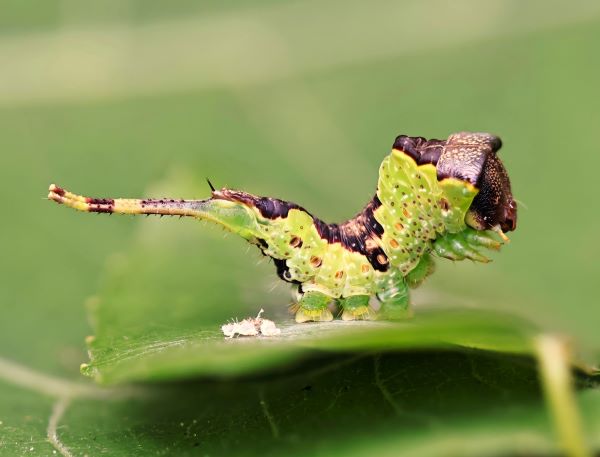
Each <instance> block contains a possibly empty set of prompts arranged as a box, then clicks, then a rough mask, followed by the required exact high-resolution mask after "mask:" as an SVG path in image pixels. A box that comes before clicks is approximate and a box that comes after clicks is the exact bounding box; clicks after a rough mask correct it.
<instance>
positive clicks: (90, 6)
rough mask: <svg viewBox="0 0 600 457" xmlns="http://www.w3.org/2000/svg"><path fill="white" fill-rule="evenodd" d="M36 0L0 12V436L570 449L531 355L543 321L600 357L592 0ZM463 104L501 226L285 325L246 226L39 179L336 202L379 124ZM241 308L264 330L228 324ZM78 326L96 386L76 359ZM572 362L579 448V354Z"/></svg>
mask: <svg viewBox="0 0 600 457" xmlns="http://www.w3.org/2000/svg"><path fill="white" fill-rule="evenodd" d="M35 3H36V2H34V1H31V0H27V1H18V2H14V1H13V2H8V3H7V4H6V5H3V6H6V7H5V8H4V9H3V10H2V14H1V16H2V17H1V18H0V63H2V65H1V67H2V72H1V74H0V150H1V151H2V152H1V153H0V156H1V157H0V161H1V166H0V178H1V181H2V186H3V197H4V198H3V203H2V204H3V212H2V214H3V216H2V223H1V224H0V239H2V254H1V255H0V277H1V278H2V285H1V286H0V455H1V456H4V455H6V456H10V457H13V456H22V455H30V456H48V455H65V456H71V455H72V456H84V455H87V456H89V457H93V456H96V455H116V456H120V455H122V456H125V455H127V456H129V455H143V456H147V455H184V456H185V455H201V456H206V455H211V456H220V455H223V456H231V455H261V456H264V455H282V454H290V455H298V456H300V455H311V456H312V455H328V456H330V455H331V456H336V455H340V456H341V455H344V456H363V455H369V456H372V455H377V456H386V455H390V456H391V455H394V456H395V455H416V456H430V455H431V456H434V455H435V456H437V455H456V456H464V455H473V456H485V455H490V456H498V455H501V456H511V455H540V456H546V455H552V456H553V455H561V454H562V453H564V452H563V451H562V449H561V445H560V443H559V438H558V437H559V434H558V433H557V432H556V430H555V428H554V426H553V422H552V420H551V419H552V418H551V417H550V413H549V412H548V410H547V408H546V406H545V404H544V402H543V400H542V398H541V394H540V382H539V380H538V370H537V368H536V365H535V362H534V360H533V359H532V358H531V356H530V354H532V351H533V345H532V337H534V336H535V335H536V334H538V332H540V331H542V332H545V333H546V334H559V335H563V336H564V337H565V339H566V340H568V341H572V343H573V347H574V348H576V349H580V350H582V351H583V352H582V354H583V355H585V360H587V361H590V362H598V361H600V332H598V322H599V321H600V307H599V306H597V302H598V298H597V297H598V290H597V289H598V288H597V282H598V281H597V278H598V275H599V274H600V269H599V264H598V258H599V256H600V244H598V243H597V242H595V240H596V239H597V232H598V228H597V227H598V226H599V225H600V212H598V211H596V210H595V208H597V193H598V192H597V187H598V185H597V170H598V167H600V154H597V152H596V149H595V146H594V145H595V144H596V142H597V138H596V137H597V130H598V128H597V127H598V123H599V117H598V103H597V100H598V99H600V85H599V84H598V81H599V80H600V60H599V59H598V49H599V46H600V34H599V31H600V27H598V24H599V23H600V19H599V15H598V14H599V12H600V6H599V4H596V3H595V2H590V1H587V0H576V1H572V2H569V3H567V2H560V1H541V0H539V1H532V2H528V3H524V2H519V1H516V0H508V1H504V0H499V1H490V2H485V3H482V2H477V1H476V0H464V1H463V0H461V1H458V2H451V3H448V2H440V1H435V0H434V1H432V2H418V1H413V0H408V1H404V2H395V1H389V0H378V1H377V2H376V3H374V4H372V3H369V4H367V3H352V2H343V1H339V0H324V1H312V0H308V1H305V0H294V1H293V2H290V3H288V4H283V3H281V2H273V1H272V0H266V1H260V2H259V4H256V3H253V4H248V3H247V2H246V3H244V2H225V3H224V2H214V1H210V2H203V3H202V4H201V5H200V4H199V3H198V2H193V1H190V0H183V1H179V2H169V3H168V5H167V3H165V2H158V1H155V0H131V1H127V2H122V1H110V2H101V3H99V2H85V1H82V2H64V1H59V0H52V1H50V2H46V3H45V4H44V5H43V6H42V5H41V4H35ZM37 3H40V2H37ZM465 129H466V130H474V131H489V132H493V133H495V134H498V135H500V136H501V137H502V140H503V142H504V147H503V148H502V150H501V151H500V156H501V158H502V160H503V161H504V163H505V164H506V166H507V169H508V170H509V172H510V176H511V181H512V184H513V190H514V194H515V197H516V198H517V199H518V200H519V227H518V230H517V231H516V232H514V233H512V234H511V239H512V243H511V244H510V245H508V246H506V247H505V248H504V249H502V252H501V253H499V254H497V255H496V254H494V255H493V257H494V262H493V263H492V264H489V265H485V266H483V265H475V264H469V263H466V262H461V263H456V264H452V263H451V262H438V265H437V267H438V271H437V272H436V274H435V275H433V276H432V277H431V278H430V280H428V282H427V284H425V285H424V286H423V287H422V288H420V289H419V290H418V291H417V293H416V294H415V301H416V303H417V307H416V314H415V318H414V319H412V320H408V321H403V322H398V323H395V324H390V323H385V322H374V323H363V322H359V323H351V324H344V323H342V322H335V323H332V324H330V325H320V324H319V325H312V324H311V325H303V326H296V325H294V324H292V323H291V321H290V316H289V314H288V313H287V310H286V305H287V304H288V303H289V301H290V298H289V294H288V291H287V289H286V288H285V286H283V285H281V284H280V281H278V280H277V279H276V278H275V275H274V271H273V270H274V268H273V265H270V264H269V263H268V262H264V261H261V259H260V256H259V254H258V253H257V252H256V251H254V250H248V248H247V246H246V244H245V243H244V242H243V241H241V240H238V239H235V238H234V237H226V238H224V237H223V233H222V232H221V231H220V230H218V229H215V228H214V227H211V226H209V225H203V224H199V223H196V222H194V221H189V220H181V221H179V220H171V219H166V218H164V219H162V220H158V219H152V218H148V219H146V220H135V219H132V218H126V217H122V218H118V217H116V216H115V217H111V218H109V217H106V216H97V217H92V216H91V215H89V214H77V213H75V212H69V211H67V210H66V209H64V208H57V207H56V206H55V205H52V204H49V203H48V202H47V201H44V199H43V198H40V197H43V196H44V195H45V190H46V186H47V185H48V184H49V183H50V182H52V181H54V182H56V183H57V184H62V185H64V186H66V187H67V188H72V190H74V191H77V192H82V193H84V194H88V195H94V196H99V197H102V196H104V197H120V196H122V197H127V196H131V197H138V196H144V195H147V196H150V197H162V196H167V195H171V194H172V193H173V192H175V196H181V197H188V196H192V197H197V198H202V197H203V196H206V195H208V188H207V187H206V186H204V185H203V184H202V183H203V182H204V178H205V176H208V177H210V178H211V180H213V182H214V183H215V184H216V185H217V187H220V186H230V187H236V188H240V189H245V190H248V191H250V192H253V193H256V194H262V195H270V196H274V197H279V198H284V199H289V200H293V201H295V202H298V203H300V204H302V205H303V206H305V207H306V208H308V209H310V210H311V211H313V212H314V214H316V215H318V216H320V217H323V218H324V219H325V220H327V221H332V222H333V221H340V220H343V219H344V218H347V217H350V216H352V215H353V214H354V213H355V212H356V211H357V210H358V209H359V207H360V206H361V205H362V204H363V203H365V202H366V201H367V200H368V198H369V197H370V196H371V195H372V192H373V186H374V183H375V180H376V175H377V165H378V164H379V163H380V161H381V159H382V157H383V156H384V155H385V154H387V153H388V151H389V147H390V145H391V142H392V140H393V138H394V136H395V135H397V134H402V133H406V134H410V135H423V136H426V137H444V136H445V135H447V134H449V133H451V132H454V131H459V130H465ZM182 170H183V171H182ZM165 177H167V179H166V181H165ZM158 181H161V182H163V184H162V185H160V186H155V187H151V188H148V185H149V184H150V183H153V182H158ZM198 183H201V185H198ZM115 251H116V253H115ZM257 263H258V264H257ZM91 295H94V296H93V297H92V298H91V299H89V300H88V308H89V313H88V317H91V324H92V328H93V330H90V328H89V326H88V324H87V322H86V312H85V309H84V307H83V306H82V303H83V302H84V300H85V299H86V297H89V296H91ZM260 308H264V309H265V311H266V314H265V316H266V317H267V318H271V319H273V320H275V321H276V322H277V323H278V324H279V325H280V326H281V327H282V329H283V334H282V336H281V337H279V338H272V339H266V338H262V339H252V338H246V339H235V340H226V339H224V338H222V336H221V335H220V334H219V326H220V325H221V324H223V323H224V322H226V321H228V320H230V319H233V318H238V319H241V318H243V317H247V316H255V315H256V314H257V312H258V310H259V309H260ZM87 334H93V335H95V340H94V339H92V340H89V348H90V353H91V356H92V360H91V363H90V365H89V366H88V368H86V370H85V371H86V373H87V374H91V375H92V376H94V377H95V379H96V380H98V381H100V382H101V383H104V384H110V385H111V386H110V387H109V388H107V387H104V386H99V385H97V383H94V382H92V380H91V379H88V378H83V377H81V375H80V373H79V364H80V363H81V362H82V361H87V360H88V358H87V356H86V354H85V344H84V337H85V335H87ZM9 360H12V361H14V362H8V361H9ZM53 376H54V377H53ZM73 379H77V381H76V382H73ZM144 380H149V381H152V382H150V383H148V382H142V381H144ZM131 381H135V382H134V385H133V386H132V385H131V383H130V382H131ZM158 381H160V382H158ZM577 388H578V390H577V401H578V406H579V411H580V413H581V416H582V418H583V426H582V430H583V432H584V438H585V441H586V444H587V445H589V446H590V448H591V449H593V451H594V452H598V451H599V450H600V442H598V440H599V438H598V437H600V425H599V421H600V399H599V396H598V392H600V391H599V390H598V381H597V380H596V378H592V377H587V376H583V375H581V376H579V377H578V380H577ZM565 417H566V416H565Z"/></svg>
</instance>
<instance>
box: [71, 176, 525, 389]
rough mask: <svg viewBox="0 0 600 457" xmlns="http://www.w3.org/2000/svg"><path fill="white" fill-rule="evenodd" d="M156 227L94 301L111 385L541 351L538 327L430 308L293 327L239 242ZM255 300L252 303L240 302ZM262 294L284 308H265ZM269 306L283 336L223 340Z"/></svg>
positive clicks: (176, 179) (174, 226) (170, 191)
mask: <svg viewBox="0 0 600 457" xmlns="http://www.w3.org/2000/svg"><path fill="white" fill-rule="evenodd" d="M192 182H193V180H192V179H191V178H190V177H189V176H188V177H186V175H185V174H183V173H181V172H179V173H176V174H175V175H173V176H172V177H171V178H170V179H169V180H168V183H167V184H166V185H164V184H163V185H161V186H159V189H154V190H152V191H151V192H152V193H157V194H162V195H186V194H187V195H195V194H198V193H199V192H201V190H200V189H194V186H193V184H192ZM186 186H187V187H188V189H185V188H184V187H186ZM149 222H150V221H149V220H147V221H141V223H140V231H139V233H138V239H137V240H136V241H135V242H134V245H133V246H132V248H131V252H130V253H129V254H128V255H127V256H119V258H118V259H113V261H112V262H111V264H110V266H109V273H108V275H109V277H108V278H107V279H106V280H105V284H104V287H103V289H102V290H101V292H100V294H99V296H98V297H96V298H95V299H94V300H92V302H91V303H90V307H91V315H92V322H94V323H95V327H96V335H95V337H94V338H92V339H90V342H89V353H90V359H91V361H90V363H89V364H87V365H84V366H83V372H84V373H85V374H88V375H91V376H93V377H94V378H95V379H96V380H98V381H100V382H102V383H106V384H111V383H117V382H124V381H142V380H148V379H178V378H181V377H191V376H197V375H213V376H215V375H220V376H227V375H242V374H250V373H253V372H258V371H260V370H264V369H267V368H270V369H273V368H274V367H277V366H281V365H286V364H289V363H291V362H294V361H297V360H300V359H302V358H306V357H308V356H315V355H319V354H321V353H323V352H342V351H343V352H352V351H359V352H365V351H376V350H387V351H389V350H398V349H403V350H410V349H431V348H450V347H453V346H460V347H467V348H478V349H488V350H494V351H503V352H510V353H532V350H533V348H532V344H531V339H532V337H533V336H534V335H535V334H536V330H535V327H534V326H533V325H532V324H530V323H528V322H526V321H524V320H522V319H519V318H517V317H515V316H510V315H507V314H502V313H498V312H492V311H484V310H476V309H471V310H464V309H463V310H447V309H446V310H439V309H438V310H436V309H430V310H426V309H424V310H419V311H418V312H417V315H416V317H415V318H414V319H412V320H407V321H403V322H402V321H401V322H343V321H335V322H332V323H319V324H315V323H313V324H293V323H292V322H293V320H292V318H291V316H289V315H287V313H286V310H285V308H286V304H287V301H284V299H282V298H281V297H280V294H275V296H274V298H272V297H268V293H267V290H260V288H256V287H254V288H253V284H260V279H259V278H258V275H259V274H265V275H266V276H267V277H270V278H272V280H276V279H275V278H274V274H273V272H272V271H268V272H264V271H262V270H264V268H261V269H260V271H253V269H252V268H251V265H247V266H246V265H244V267H242V263H241V261H240V260H238V259H240V258H241V254H240V252H239V251H241V252H243V250H242V249H241V246H240V242H239V240H235V241H234V242H232V241H233V240H231V239H227V240H216V239H214V234H215V233H219V232H215V230H214V228H213V227H210V229H209V228H208V227H207V226H206V224H204V226H202V225H201V224H199V223H197V222H195V221H187V220H186V221H183V220H182V221H159V222H160V225H157V224H153V223H149ZM154 222H156V221H154ZM211 238H212V239H211ZM255 255H256V256H257V257H258V254H255ZM236 264H237V265H236ZM245 294H247V296H248V298H246V299H241V300H240V299H239V298H238V297H242V296H244V295H245ZM260 294H264V295H265V296H266V297H268V299H270V300H272V301H275V300H281V303H279V304H278V303H273V304H271V303H269V304H267V303H264V302H261V301H259V300H260V298H258V297H259V295H260ZM255 297H256V298H255ZM261 307H265V308H267V309H268V310H269V312H270V313H272V314H273V315H274V316H276V320H277V321H278V324H279V326H280V327H282V334H281V335H280V336H279V337H262V338H237V339H225V338H224V337H223V335H222V333H221V331H220V326H221V324H223V323H225V322H226V321H227V320H228V319H231V318H234V317H235V318H238V319H241V318H244V317H247V316H249V315H253V314H255V313H256V312H257V311H258V310H259V309H260V308H261Z"/></svg>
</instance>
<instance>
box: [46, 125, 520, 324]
mask: <svg viewBox="0 0 600 457" xmlns="http://www.w3.org/2000/svg"><path fill="white" fill-rule="evenodd" d="M500 145H501V143H500V140H499V138H497V137H495V136H492V135H489V134H485V133H467V132H461V133H457V134H454V135H451V136H450V137H449V138H448V139H447V140H445V141H442V140H426V139H424V138H421V137H407V136H404V135H401V136H399V137H398V138H397V139H396V141H395V142H394V146H393V149H392V152H391V154H390V155H389V156H387V157H386V158H385V159H384V160H383V163H382V164H381V167H380V171H379V180H378V183H377V191H376V194H375V195H374V197H373V198H372V199H371V200H370V201H369V203H368V204H367V205H366V206H365V207H364V209H363V210H362V211H361V212H360V213H358V214H357V215H356V216H355V217H354V218H352V219H350V220H348V221H346V222H344V223H342V224H327V223H325V222H323V221H321V220H320V219H318V218H316V217H314V216H313V215H312V214H310V213H309V212H308V211H306V210H305V209H304V208H302V207H300V206H298V205H296V204H294V203H290V202H285V201H282V200H278V199H274V198H268V197H257V196H255V195H252V194H248V193H246V192H242V191H236V190H231V189H221V190H214V189H213V193H212V197H211V198H210V199H208V200H165V199H162V200H148V199H147V200H125V199H116V200H113V199H90V198H86V197H80V196H77V195H74V194H71V193H69V192H67V191H65V190H64V189H61V188H59V187H57V186H51V189H50V191H51V192H50V198H52V199H53V200H55V201H58V202H59V203H65V204H67V205H69V206H72V207H75V208H76V209H80V210H84V211H91V212H94V211H95V212H108V213H112V212H120V213H131V214H178V215H186V216H193V217H197V218H200V219H208V220H212V221H214V222H217V223H219V224H221V225H223V226H224V227H225V228H227V229H228V230H230V231H232V232H234V233H237V234H239V235H241V236H242V237H244V238H246V239H247V240H248V241H249V242H251V243H253V244H255V245H257V246H258V247H259V249H260V250H261V251H262V253H263V254H264V255H266V256H269V257H271V258H273V260H274V263H275V265H276V267H277V273H278V275H279V276H280V277H281V278H282V279H283V280H284V281H287V282H290V283H294V284H297V285H298V292H299V300H298V304H297V306H296V307H295V309H296V320H297V321H298V322H304V321H308V320H316V321H323V320H330V319H332V318H333V316H332V314H331V312H330V310H329V308H328V304H329V303H331V302H332V301H337V302H338V304H339V305H340V306H341V307H342V309H343V313H342V317H343V318H344V319H360V318H372V317H374V313H373V311H372V309H371V308H370V306H369V300H370V298H371V297H373V296H377V297H378V298H379V300H380V301H381V304H382V308H381V311H380V313H381V315H383V316H384V317H388V318H396V317H401V316H405V315H406V314H407V312H408V304H409V302H408V288H409V287H416V286H417V285H419V284H420V283H421V282H422V281H423V280H424V279H425V277H426V276H427V275H429V274H430V273H431V272H432V271H433V259H432V255H437V256H440V257H446V258H450V259H453V260H460V259H465V258H468V259H472V260H476V261H481V262H486V261H488V259H487V258H486V257H485V256H484V255H482V254H481V253H480V252H479V249H480V248H492V249H498V248H499V247H500V243H499V242H498V241H496V239H495V238H494V237H493V235H492V233H493V232H494V231H495V232H496V233H498V234H499V235H500V236H501V237H502V238H503V239H506V237H505V236H504V233H503V231H510V230H514V229H515V228H516V204H515V202H514V200H513V198H512V194H511V190H510V182H509V179H508V175H507V173H506V171H505V169H504V167H503V165H502V163H501V162H500V160H499V159H498V158H497V156H496V151H497V150H498V149H499V148H500Z"/></svg>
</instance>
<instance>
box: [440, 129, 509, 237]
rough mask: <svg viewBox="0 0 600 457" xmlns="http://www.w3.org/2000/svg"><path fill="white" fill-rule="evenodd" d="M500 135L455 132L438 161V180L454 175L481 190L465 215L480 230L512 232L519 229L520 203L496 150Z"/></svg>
mask: <svg viewBox="0 0 600 457" xmlns="http://www.w3.org/2000/svg"><path fill="white" fill-rule="evenodd" d="M501 146H502V142H501V141H500V138H498V137H496V136H493V135H490V134H488V133H469V132H461V133H455V134H454V135H451V136H450V137H448V140H447V142H446V145H445V146H444V147H443V151H442V153H441V155H440V158H439V160H438V162H437V166H436V168H437V174H438V179H443V178H447V177H454V178H458V179H462V180H465V181H468V182H470V183H471V184H472V185H474V186H475V187H476V188H477V189H479V193H478V194H477V195H476V196H475V198H474V199H473V202H472V203H471V206H470V207H469V210H468V212H467V214H466V217H465V222H466V223H467V225H469V226H471V227H473V228H474V229H477V230H496V231H498V232H499V233H502V232H510V231H512V230H515V229H516V228H517V204H516V202H515V201H514V199H513V196H512V192H511V188H510V180H509V178H508V173H507V172H506V169H505V168H504V165H503V164H502V162H501V161H500V159H499V158H498V157H497V155H496V152H497V151H498V150H499V149H500V147H501Z"/></svg>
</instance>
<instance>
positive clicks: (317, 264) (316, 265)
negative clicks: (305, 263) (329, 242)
mask: <svg viewBox="0 0 600 457" xmlns="http://www.w3.org/2000/svg"><path fill="white" fill-rule="evenodd" d="M322 263H323V259H322V258H321V257H317V256H316V255H313V256H312V257H311V258H310V264H311V266H312V267H313V268H319V267H320V266H321V264H322Z"/></svg>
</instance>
